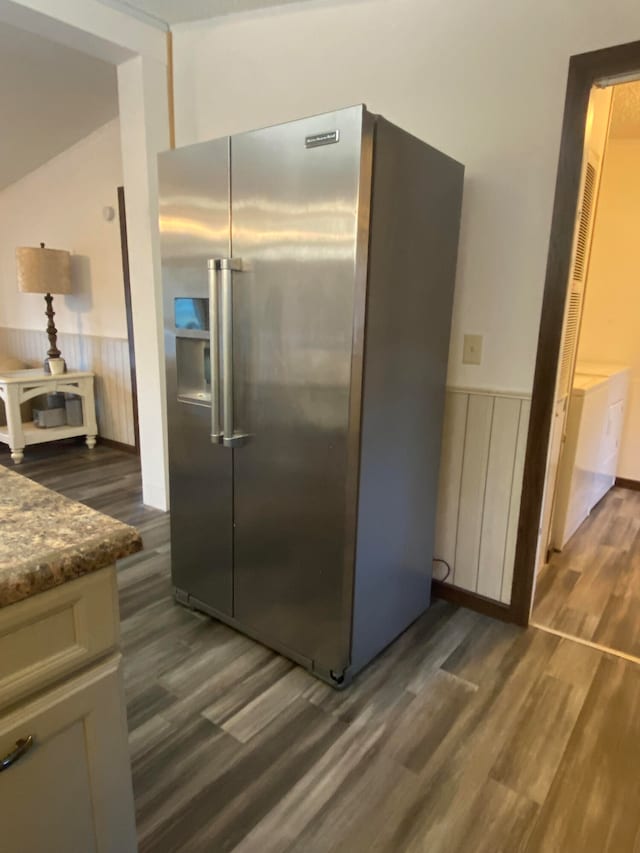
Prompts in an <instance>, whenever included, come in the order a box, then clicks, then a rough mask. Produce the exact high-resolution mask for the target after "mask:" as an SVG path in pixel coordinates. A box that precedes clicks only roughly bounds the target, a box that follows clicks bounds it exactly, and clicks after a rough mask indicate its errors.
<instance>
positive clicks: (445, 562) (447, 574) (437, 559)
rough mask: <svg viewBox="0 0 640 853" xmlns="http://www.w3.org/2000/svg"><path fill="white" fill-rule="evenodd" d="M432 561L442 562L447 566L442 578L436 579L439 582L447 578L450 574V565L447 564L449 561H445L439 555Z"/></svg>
mask: <svg viewBox="0 0 640 853" xmlns="http://www.w3.org/2000/svg"><path fill="white" fill-rule="evenodd" d="M433 562H434V563H442V564H443V565H444V566H446V567H447V573H446V575H445V576H444V577H443V578H436V580H439V581H440V583H444V582H445V581H446V580H447V578H448V577H449V575H450V574H451V566H450V565H449V563H447V561H446V560H443V559H442V558H441V557H434V558H433Z"/></svg>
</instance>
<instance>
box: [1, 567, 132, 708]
mask: <svg viewBox="0 0 640 853" xmlns="http://www.w3.org/2000/svg"><path fill="white" fill-rule="evenodd" d="M118 632H119V624H118V602H117V589H116V576H115V567H113V566H110V567H109V568H106V569H101V570H100V571H98V572H96V573H95V574H91V575H85V576H84V577H81V578H78V579H77V580H74V581H69V582H68V583H65V584H62V585H61V586H59V587H55V588H54V589H50V590H47V591H46V592H43V593H41V594H40V595H34V596H33V597H32V598H28V599H26V600H24V601H20V602H18V603H17V604H12V605H10V606H9V607H5V608H3V609H2V610H0V710H1V709H2V708H6V707H7V706H8V705H11V704H12V703H14V702H16V701H17V700H19V699H24V698H26V697H28V695H29V694H30V693H33V692H35V691H38V690H41V689H42V688H43V687H46V686H48V685H50V684H52V683H53V682H54V681H56V680H57V679H59V678H62V677H63V676H67V675H69V674H71V673H73V672H75V671H76V670H79V669H80V668H82V667H83V666H85V665H86V664H87V663H90V662H91V661H92V660H95V659H96V658H98V657H100V656H101V655H104V654H107V653H108V652H110V651H111V650H112V649H114V648H116V646H117V644H118V637H119V633H118Z"/></svg>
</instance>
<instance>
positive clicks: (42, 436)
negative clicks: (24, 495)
mask: <svg viewBox="0 0 640 853" xmlns="http://www.w3.org/2000/svg"><path fill="white" fill-rule="evenodd" d="M55 392H61V393H68V394H77V395H78V397H80V399H81V400H82V424H81V425H80V426H68V425H65V426H59V427H50V428H49V429H41V428H39V427H37V426H34V424H32V423H31V422H30V421H26V422H25V423H23V422H22V418H21V416H20V404H21V403H24V402H26V401H27V400H31V399H32V398H33V397H39V396H40V395H41V394H54V393H55ZM0 399H1V400H3V401H4V407H5V409H6V412H7V426H6V427H4V426H0V441H1V442H2V443H3V444H8V445H9V447H10V448H11V458H12V459H13V461H14V462H15V464H16V465H17V464H18V463H19V462H22V460H23V458H24V452H23V451H24V448H25V447H26V446H27V445H28V444H41V443H42V442H43V441H57V440H58V439H61V438H71V437H72V436H75V435H86V437H87V447H88V448H89V449H90V450H92V449H93V448H94V447H95V446H96V435H97V432H98V427H97V425H96V404H95V399H94V396H93V373H90V372H89V371H87V370H72V371H69V372H68V373H61V374H58V375H55V376H54V375H52V374H49V373H44V371H42V370H40V369H38V368H36V369H35V370H12V371H9V372H7V373H0Z"/></svg>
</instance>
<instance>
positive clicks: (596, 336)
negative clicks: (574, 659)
mask: <svg viewBox="0 0 640 853" xmlns="http://www.w3.org/2000/svg"><path fill="white" fill-rule="evenodd" d="M639 220H640V81H634V82H625V83H619V84H614V85H610V86H595V87H593V89H592V91H591V97H590V100H589V109H588V113H587V121H586V129H585V143H584V155H583V165H582V179H581V193H580V203H579V207H578V211H577V216H576V223H575V231H574V249H573V263H572V267H571V273H570V276H569V286H568V294H567V300H566V307H565V320H564V330H563V339H562V346H561V351H560V361H559V374H558V379H557V386H556V396H555V402H554V413H553V421H552V428H551V438H550V442H549V458H548V463H547V478H546V486H545V499H544V502H543V513H542V523H541V534H540V543H539V548H538V566H537V579H536V588H535V598H534V605H533V610H532V621H533V622H534V623H535V624H536V625H538V626H540V627H545V628H548V629H552V630H555V631H559V632H561V633H563V634H568V635H570V636H574V637H577V638H579V639H582V640H584V641H589V642H593V643H595V644H597V645H601V646H604V647H606V648H611V649H613V650H615V651H618V652H622V653H624V654H626V655H630V656H637V657H640V634H639V635H638V636H636V634H638V632H637V631H636V625H637V622H638V620H637V615H638V613H639V612H640V430H639V429H638V423H639V421H640V393H639V391H640V334H639V332H640V323H639V319H638V318H639V317H640V311H638V310H636V308H640V286H639V285H638V276H639V274H640V242H639V241H638V239H637V222H638V221H639Z"/></svg>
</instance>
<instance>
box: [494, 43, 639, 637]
mask: <svg viewBox="0 0 640 853" xmlns="http://www.w3.org/2000/svg"><path fill="white" fill-rule="evenodd" d="M635 71H640V42H632V43H629V44H622V45H618V46H616V47H610V48H605V49H604V50H596V51H593V52H591V53H582V54H579V55H577V56H572V57H571V60H570V62H569V78H568V82H567V94H566V99H565V108H564V120H563V124H562V137H561V142H560V157H559V163H558V176H557V180H556V191H555V200H554V204H553V217H552V222H551V239H550V243H549V255H548V259H547V272H546V278H545V284H544V295H543V301H542V314H541V318H540V332H539V335H538V355H537V359H536V367H535V374H534V380H533V394H532V398H531V416H530V420H529V431H528V437H527V449H526V456H525V465H524V479H523V484H522V501H521V505H520V516H519V519H518V539H517V544H516V556H515V567H514V574H513V589H512V594H511V608H510V609H511V615H512V617H513V619H514V621H516V622H518V623H520V624H521V625H527V624H528V623H529V613H530V609H531V597H532V594H533V586H534V579H535V571H536V550H537V545H538V528H539V524H540V514H541V510H542V498H543V493H544V484H545V474H546V468H547V453H548V443H549V435H550V431H551V421H552V417H553V406H554V396H555V384H556V374H557V370H558V359H559V357H560V342H561V337H562V326H563V321H564V308H565V300H566V297H567V289H568V281H569V271H570V266H571V251H572V246H573V233H574V228H575V217H576V213H577V207H578V192H579V189H580V174H581V169H582V158H583V147H584V132H585V124H586V117H587V107H588V104H589V95H590V92H591V88H592V86H593V85H594V83H596V82H597V81H599V80H603V79H606V78H614V77H617V76H623V75H625V74H631V73H633V72H635Z"/></svg>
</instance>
